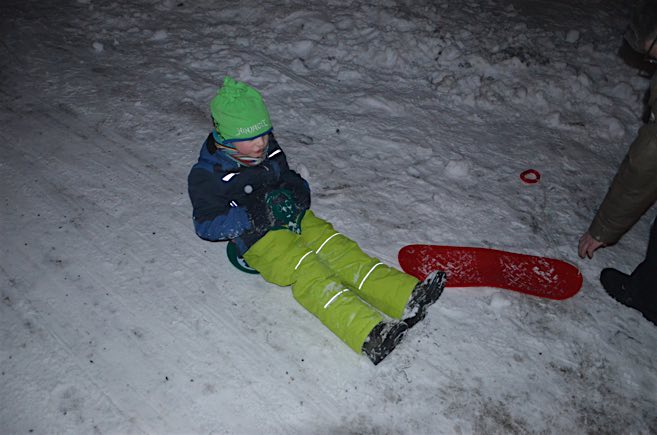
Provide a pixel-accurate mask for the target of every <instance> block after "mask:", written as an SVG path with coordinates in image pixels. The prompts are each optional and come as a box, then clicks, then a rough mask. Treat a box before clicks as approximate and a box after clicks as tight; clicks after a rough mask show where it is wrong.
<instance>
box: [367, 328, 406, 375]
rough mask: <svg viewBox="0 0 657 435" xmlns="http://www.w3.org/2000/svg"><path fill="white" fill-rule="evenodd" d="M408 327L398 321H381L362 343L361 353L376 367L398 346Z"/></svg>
mask: <svg viewBox="0 0 657 435" xmlns="http://www.w3.org/2000/svg"><path fill="white" fill-rule="evenodd" d="M407 330H408V325H406V323H404V322H399V321H396V320H394V321H385V320H384V321H382V322H381V323H379V324H378V325H376V326H375V327H374V328H373V329H372V330H371V331H370V333H369V335H368V336H367V338H366V339H365V343H363V353H364V354H365V355H367V357H368V358H369V359H370V360H371V361H372V362H373V363H374V365H377V364H378V363H380V362H381V361H383V359H384V358H385V357H387V356H388V355H389V354H390V352H392V350H393V349H394V348H395V346H397V344H399V342H400V341H401V340H402V338H404V335H406V331H407Z"/></svg>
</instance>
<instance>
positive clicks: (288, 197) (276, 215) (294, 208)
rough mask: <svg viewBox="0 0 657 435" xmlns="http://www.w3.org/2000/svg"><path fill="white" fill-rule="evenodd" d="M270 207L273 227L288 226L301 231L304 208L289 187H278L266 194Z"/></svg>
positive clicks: (297, 231) (266, 200)
mask: <svg viewBox="0 0 657 435" xmlns="http://www.w3.org/2000/svg"><path fill="white" fill-rule="evenodd" d="M265 202H266V204H267V207H268V208H269V212H270V218H271V220H272V228H287V229H289V230H290V231H294V232H295V233H301V222H300V221H301V218H302V216H303V213H302V212H303V211H305V208H302V207H300V206H299V204H297V202H296V201H295V198H294V195H293V194H292V192H290V191H289V190H287V189H277V190H273V191H271V192H269V193H268V194H267V195H266V196H265Z"/></svg>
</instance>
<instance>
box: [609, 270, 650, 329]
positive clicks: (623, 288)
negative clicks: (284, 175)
mask: <svg viewBox="0 0 657 435" xmlns="http://www.w3.org/2000/svg"><path fill="white" fill-rule="evenodd" d="M600 283H602V287H604V289H605V291H606V292H607V293H608V294H609V296H611V297H612V298H614V299H616V300H617V301H618V302H620V303H621V304H623V305H625V306H626V307H630V308H634V309H635V310H638V311H639V312H640V313H641V314H643V317H645V318H646V319H648V320H650V321H651V322H652V323H654V324H655V325H657V307H649V306H646V304H645V303H643V302H642V301H641V300H640V299H641V298H640V297H639V296H640V292H637V291H636V290H634V289H632V288H630V276H629V275H627V274H625V273H623V272H620V271H618V270H616V269H612V268H607V269H603V270H602V272H601V273H600Z"/></svg>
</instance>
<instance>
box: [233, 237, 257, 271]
mask: <svg viewBox="0 0 657 435" xmlns="http://www.w3.org/2000/svg"><path fill="white" fill-rule="evenodd" d="M226 255H228V259H229V260H230V263H231V264H232V265H233V266H235V268H237V269H239V270H241V271H242V272H245V273H250V274H252V275H258V274H259V273H260V272H258V271H257V270H255V269H254V268H252V267H251V266H249V263H247V262H246V260H245V259H244V258H242V257H240V256H239V255H237V247H236V246H235V244H234V243H233V242H228V243H227V244H226Z"/></svg>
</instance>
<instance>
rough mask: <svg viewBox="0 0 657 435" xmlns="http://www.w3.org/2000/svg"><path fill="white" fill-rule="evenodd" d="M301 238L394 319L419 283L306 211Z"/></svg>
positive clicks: (399, 315)
mask: <svg viewBox="0 0 657 435" xmlns="http://www.w3.org/2000/svg"><path fill="white" fill-rule="evenodd" d="M301 237H303V239H304V240H305V241H306V244H307V245H308V246H309V247H310V248H311V249H313V250H314V251H315V252H316V253H317V255H319V257H320V258H321V259H322V260H323V261H325V262H326V263H327V264H328V266H329V267H330V268H331V269H332V270H333V271H334V272H335V273H336V274H337V275H338V276H339V277H340V279H341V280H342V281H343V282H344V283H345V284H347V285H349V286H352V287H353V288H354V289H355V290H356V291H357V292H358V294H359V296H360V297H361V298H363V299H364V300H365V301H367V302H368V303H370V304H371V305H373V306H374V307H376V308H377V309H379V310H381V311H382V312H384V313H386V314H387V315H388V316H390V317H393V318H395V319H401V318H402V315H403V313H404V308H405V307H406V304H407V302H408V300H409V298H410V296H411V292H412V291H413V289H414V288H415V286H416V284H417V283H418V280H417V279H416V278H415V277H413V276H411V275H408V274H405V273H403V272H400V271H399V270H397V269H395V268H392V267H389V266H386V265H384V264H382V263H381V262H380V261H379V260H377V259H375V258H372V257H370V256H368V255H367V254H365V253H364V252H363V251H362V250H361V249H360V247H359V246H358V244H357V243H356V242H354V241H353V240H351V239H349V238H348V237H346V236H345V235H343V234H340V233H338V232H337V231H335V230H334V229H333V226H332V225H331V224H329V223H328V222H326V221H325V220H323V219H320V218H318V217H317V216H315V215H314V214H313V212H312V211H310V210H307V211H306V214H305V216H304V218H303V220H302V221H301Z"/></svg>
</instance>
